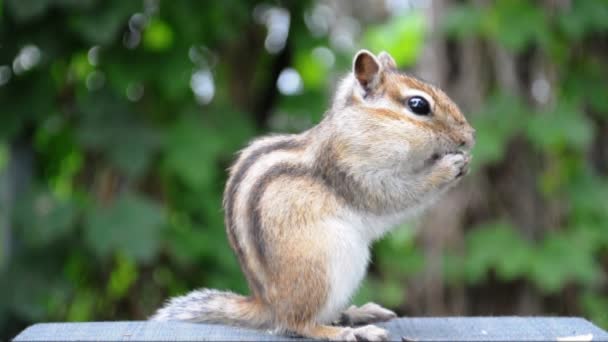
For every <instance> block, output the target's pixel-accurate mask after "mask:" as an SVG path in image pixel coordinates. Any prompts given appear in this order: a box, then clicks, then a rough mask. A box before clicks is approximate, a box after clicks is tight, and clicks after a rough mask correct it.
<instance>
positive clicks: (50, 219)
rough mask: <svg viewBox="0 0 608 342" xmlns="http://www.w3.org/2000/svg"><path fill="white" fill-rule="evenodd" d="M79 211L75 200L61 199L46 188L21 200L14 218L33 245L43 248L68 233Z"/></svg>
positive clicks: (26, 239) (72, 227)
mask: <svg viewBox="0 0 608 342" xmlns="http://www.w3.org/2000/svg"><path fill="white" fill-rule="evenodd" d="M77 213H78V211H77V208H76V206H75V205H74V204H73V203H71V202H69V201H67V200H59V199H57V198H56V197H54V196H53V195H52V194H51V193H49V192H47V191H35V192H32V193H30V194H28V196H26V197H25V198H24V199H23V200H22V201H21V202H20V203H19V205H18V207H17V210H16V217H15V220H16V223H17V224H18V226H19V227H20V231H21V233H22V237H23V239H24V240H25V241H26V242H27V243H28V244H29V245H30V246H32V247H43V246H47V245H49V244H51V243H53V242H55V241H57V240H59V239H61V238H65V237H67V236H69V234H71V233H72V232H73V230H74V224H75V221H76V218H77Z"/></svg>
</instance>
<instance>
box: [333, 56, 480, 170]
mask: <svg viewBox="0 0 608 342" xmlns="http://www.w3.org/2000/svg"><path fill="white" fill-rule="evenodd" d="M332 113H336V114H333V116H334V119H335V120H336V122H337V124H336V127H338V130H339V131H340V132H339V139H340V140H341V141H340V145H341V149H343V151H344V152H345V153H344V155H347V156H348V158H355V159H359V161H355V160H353V163H354V164H356V163H358V162H359V163H360V162H361V160H365V163H369V165H368V166H370V167H373V166H374V165H375V167H379V168H387V169H393V170H395V169H397V170H400V171H405V172H414V171H415V170H420V169H421V168H422V167H424V166H425V165H430V164H432V162H433V161H434V160H437V159H439V157H441V156H443V155H444V154H447V153H453V152H462V153H468V152H469V151H470V149H471V148H472V147H473V145H474V142H475V139H474V132H475V131H474V129H473V128H472V127H471V126H470V125H469V124H468V122H467V120H466V119H465V117H464V116H463V115H462V113H461V112H460V110H459V109H458V106H456V104H455V103H454V102H453V101H452V100H451V99H450V98H449V97H448V96H447V95H446V94H445V93H444V92H443V91H441V90H440V89H439V88H437V87H435V86H433V85H430V84H428V83H426V82H423V81H420V80H418V79H416V78H414V77H412V76H408V75H405V74H404V73H401V72H399V71H398V70H397V67H396V64H395V61H394V59H393V58H392V57H391V56H390V55H389V54H388V53H386V52H381V53H380V54H379V55H378V56H377V57H376V56H374V55H373V54H372V53H371V52H369V51H367V50H361V51H359V52H358V53H357V54H356V55H355V57H354V59H353V70H352V73H350V74H349V75H348V76H347V77H346V78H345V79H344V81H343V82H342V84H341V85H340V87H339V89H338V92H337V94H336V97H335V99H334V103H333V109H332Z"/></svg>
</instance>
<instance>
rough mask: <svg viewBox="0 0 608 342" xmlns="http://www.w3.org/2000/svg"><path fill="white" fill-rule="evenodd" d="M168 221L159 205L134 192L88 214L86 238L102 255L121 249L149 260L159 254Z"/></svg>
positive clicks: (134, 256) (91, 246) (128, 253)
mask: <svg viewBox="0 0 608 342" xmlns="http://www.w3.org/2000/svg"><path fill="white" fill-rule="evenodd" d="M164 222H165V218H164V213H163V210H162V208H160V207H159V206H158V204H156V203H154V202H151V201H150V200H148V199H146V198H143V197H140V196H136V195H133V194H128V195H123V196H121V197H120V198H118V199H117V200H116V201H114V202H113V203H112V204H111V205H110V206H108V207H100V208H97V209H95V210H92V211H91V212H90V213H89V214H88V216H87V218H86V224H85V239H86V242H87V244H88V245H89V247H90V248H91V249H92V250H93V251H94V252H95V253H96V254H97V255H99V256H100V257H104V258H107V257H109V256H110V255H112V254H114V253H115V252H121V253H124V255H125V256H127V257H130V258H134V259H136V260H140V261H144V262H149V261H151V260H152V259H153V258H154V257H155V256H156V255H157V253H158V250H159V245H160V237H161V230H162V228H163V226H164Z"/></svg>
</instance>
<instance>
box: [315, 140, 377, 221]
mask: <svg viewBox="0 0 608 342" xmlns="http://www.w3.org/2000/svg"><path fill="white" fill-rule="evenodd" d="M330 141H331V139H330ZM321 150H322V153H321V154H320V155H319V156H317V158H316V159H315V164H314V166H313V171H312V172H313V175H314V177H315V178H317V179H319V180H320V181H322V182H323V183H324V184H325V186H326V187H327V189H328V190H330V191H332V192H333V193H334V194H335V195H336V196H337V197H338V198H340V199H342V200H343V201H344V203H345V204H347V205H348V206H350V207H352V208H355V209H357V210H361V211H368V212H372V213H376V214H382V213H385V212H386V209H387V208H385V207H384V206H383V205H382V202H381V200H380V199H379V198H375V196H374V194H373V193H372V192H370V191H368V190H367V189H365V187H364V186H363V185H362V184H361V182H359V181H358V180H357V179H356V178H355V177H354V176H353V175H352V174H351V173H350V172H349V171H348V169H347V168H346V167H344V166H342V165H340V163H339V160H338V157H337V155H336V152H335V150H334V147H333V146H332V145H331V142H330V143H328V144H327V145H326V146H325V147H324V148H322V149H321Z"/></svg>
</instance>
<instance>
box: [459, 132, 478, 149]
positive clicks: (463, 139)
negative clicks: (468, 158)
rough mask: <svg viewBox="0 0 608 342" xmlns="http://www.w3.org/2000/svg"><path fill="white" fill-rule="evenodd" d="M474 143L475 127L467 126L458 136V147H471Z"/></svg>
mask: <svg viewBox="0 0 608 342" xmlns="http://www.w3.org/2000/svg"><path fill="white" fill-rule="evenodd" d="M473 145H475V129H474V128H472V127H471V128H469V129H467V130H466V131H465V132H464V134H462V135H461V136H460V137H459V147H460V148H467V149H469V148H472V147H473Z"/></svg>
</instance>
